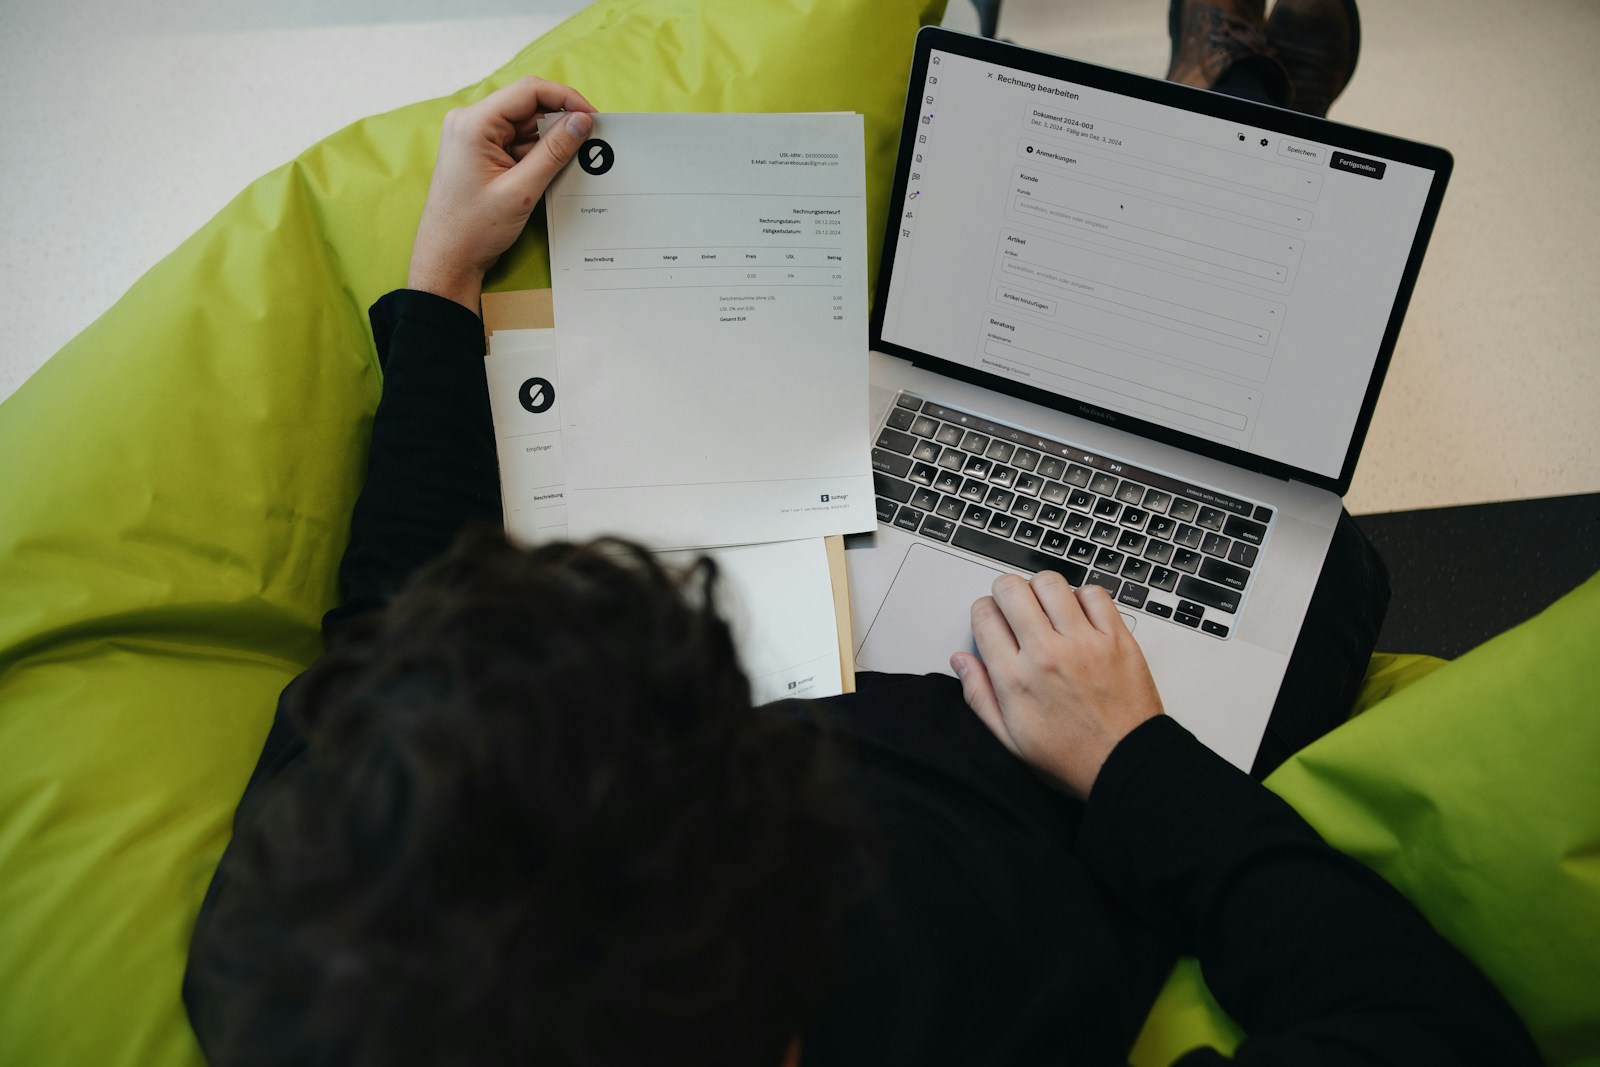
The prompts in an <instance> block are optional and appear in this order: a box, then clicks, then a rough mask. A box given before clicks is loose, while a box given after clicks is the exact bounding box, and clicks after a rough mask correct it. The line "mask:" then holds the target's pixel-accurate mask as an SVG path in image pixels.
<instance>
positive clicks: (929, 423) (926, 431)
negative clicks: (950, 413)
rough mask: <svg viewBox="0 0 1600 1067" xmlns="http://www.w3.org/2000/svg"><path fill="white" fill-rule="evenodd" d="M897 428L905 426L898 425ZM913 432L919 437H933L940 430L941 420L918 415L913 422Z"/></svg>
mask: <svg viewBox="0 0 1600 1067" xmlns="http://www.w3.org/2000/svg"><path fill="white" fill-rule="evenodd" d="M896 429H903V427H896ZM911 432H912V433H914V434H916V435H917V436H918V437H932V436H933V435H934V434H936V433H938V432H939V420H938V419H930V418H928V416H926V415H918V416H917V417H916V419H915V420H914V421H913V422H912V423H911Z"/></svg>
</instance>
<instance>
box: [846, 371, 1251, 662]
mask: <svg viewBox="0 0 1600 1067" xmlns="http://www.w3.org/2000/svg"><path fill="white" fill-rule="evenodd" d="M872 467H873V471H874V474H873V481H874V483H875V485H876V488H877V504H878V520H879V521H880V522H884V523H888V524H889V525H892V526H896V527H899V528H900V529H902V530H907V531H910V532H911V533H914V534H918V535H920V536H922V537H927V538H930V539H932V540H934V541H940V542H944V543H946V544H951V545H954V546H955V547H957V548H961V549H965V550H967V551H968V552H972V553H975V554H977V555H980V556H986V557H988V558H989V559H992V560H997V561H999V562H1001V563H1005V564H1009V565H1010V566H1013V567H1017V568H1020V569H1022V570H1026V571H1041V570H1053V571H1058V572H1060V573H1061V574H1062V575H1063V576H1065V577H1066V579H1067V581H1068V582H1070V583H1071V584H1072V585H1073V586H1074V587H1077V586H1081V585H1083V584H1084V583H1085V582H1089V583H1092V584H1094V585H1099V586H1103V587H1105V589H1106V590H1108V591H1109V592H1110V593H1111V595H1112V597H1113V598H1115V600H1116V601H1117V603H1118V604H1120V605H1121V606H1122V607H1123V609H1124V610H1129V611H1136V612H1141V613H1144V614H1148V615H1154V616H1156V617H1158V618H1162V619H1168V620H1171V621H1172V622H1174V623H1177V624H1179V625H1182V626H1188V627H1192V628H1194V629H1197V630H1201V631H1203V632H1205V633H1208V634H1210V635H1212V636H1213V637H1219V638H1226V637H1227V636H1228V635H1229V633H1231V632H1232V630H1233V628H1234V625H1235V621H1236V619H1237V617H1238V613H1239V610H1240V606H1241V605H1242V604H1243V602H1244V599H1245V593H1246V592H1247V591H1248V590H1249V586H1250V579H1251V575H1252V574H1253V573H1254V569H1255V567H1256V564H1257V562H1258V560H1259V558H1260V554H1261V551H1262V548H1263V546H1264V545H1265V544H1266V541H1267V535H1268V531H1269V530H1270V528H1271V525H1272V516H1273V510H1272V509H1271V508H1269V507H1266V506H1264V505H1261V504H1255V503H1252V502H1250V501H1246V500H1241V499H1239V498H1238V497H1234V496H1229V495H1228V494H1226V493H1220V492H1217V491H1216V490H1214V489H1207V488H1205V487H1203V486H1198V485H1193V484H1191V483H1189V482H1184V481H1181V480H1179V479H1176V478H1172V477H1169V476H1167V475H1164V474H1158V473H1156V472H1154V471H1148V470H1142V469H1140V468H1139V467H1136V466H1134V465H1132V464H1130V463H1123V462H1121V461H1120V460H1114V459H1111V458H1109V457H1107V456H1100V455H1096V454H1094V453H1092V452H1086V451H1084V450H1083V449H1081V448H1076V447H1074V446H1072V445H1068V444H1063V443H1062V442H1060V441H1052V440H1050V439H1048V438H1044V437H1039V436H1038V435H1036V434H1030V433H1028V432H1027V431H1025V430H1019V429H1017V428H1016V427H1013V426H1005V425H1003V424H1001V423H997V422H993V421H991V420H989V419H986V418H983V417H981V416H978V415H972V414H969V413H968V412H964V411H958V410H956V409H955V408H948V407H944V406H943V405H940V404H935V403H933V402H932V401H928V400H923V399H921V398H920V397H916V396H912V395H910V394H909V393H901V394H900V395H899V396H897V397H896V398H895V402H894V404H893V405H892V406H891V407H890V409H889V417H888V419H887V420H886V421H885V423H884V426H883V428H882V429H881V430H880V431H879V433H878V438H877V442H876V444H875V445H874V447H873V449H872Z"/></svg>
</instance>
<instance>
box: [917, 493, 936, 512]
mask: <svg viewBox="0 0 1600 1067" xmlns="http://www.w3.org/2000/svg"><path fill="white" fill-rule="evenodd" d="M911 506H912V507H914V508H918V509H920V510H922V511H932V510H933V509H934V508H936V507H938V506H939V494H938V493H935V492H934V491H933V490H932V489H918V490H917V491H916V492H914V493H912V494H911Z"/></svg>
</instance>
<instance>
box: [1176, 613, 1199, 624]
mask: <svg viewBox="0 0 1600 1067" xmlns="http://www.w3.org/2000/svg"><path fill="white" fill-rule="evenodd" d="M1172 621H1173V622H1181V623H1183V624H1184V625H1185V626H1199V625H1200V616H1198V615H1185V614H1184V613H1183V612H1181V611H1180V612H1176V613H1175V614H1174V615H1173V616H1172Z"/></svg>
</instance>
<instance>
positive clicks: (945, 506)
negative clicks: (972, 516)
mask: <svg viewBox="0 0 1600 1067" xmlns="http://www.w3.org/2000/svg"><path fill="white" fill-rule="evenodd" d="M966 510H967V503H966V501H964V500H962V499H961V498H959V497H954V496H947V497H943V498H941V499H940V500H939V506H938V507H937V508H935V509H934V513H935V514H937V515H940V516H942V517H944V518H946V519H954V520H956V521H957V522H960V521H961V516H962V515H963V514H964V513H965V512H966Z"/></svg>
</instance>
